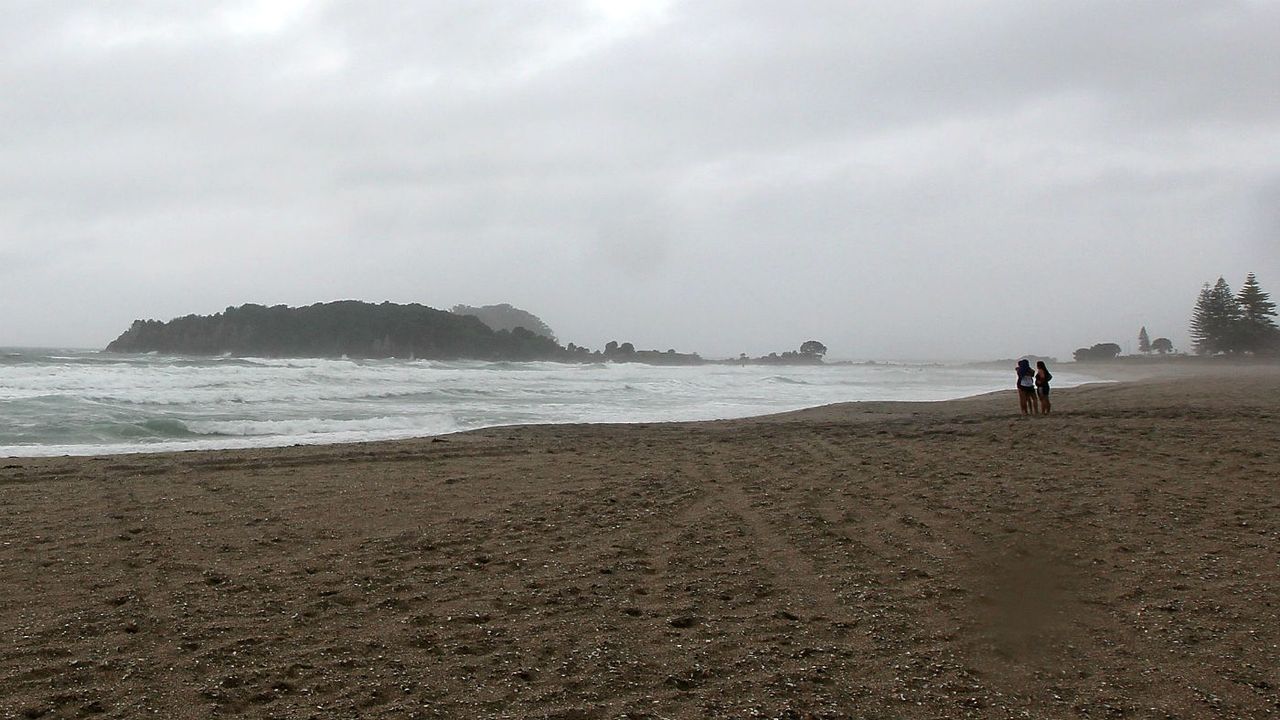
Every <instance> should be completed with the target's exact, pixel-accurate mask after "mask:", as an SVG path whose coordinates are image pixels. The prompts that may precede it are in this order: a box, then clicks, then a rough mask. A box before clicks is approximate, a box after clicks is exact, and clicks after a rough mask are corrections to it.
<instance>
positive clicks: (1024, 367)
mask: <svg viewBox="0 0 1280 720" xmlns="http://www.w3.org/2000/svg"><path fill="white" fill-rule="evenodd" d="M1016 369H1017V371H1018V385H1017V387H1018V407H1019V408H1020V409H1021V410H1022V414H1023V415H1028V414H1030V415H1035V414H1038V413H1039V412H1040V407H1039V406H1038V405H1037V404H1036V371H1035V370H1032V369H1031V363H1030V362H1028V361H1027V360H1026V359H1022V360H1019V361H1018V366H1017V368H1016Z"/></svg>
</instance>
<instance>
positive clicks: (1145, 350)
mask: <svg viewBox="0 0 1280 720" xmlns="http://www.w3.org/2000/svg"><path fill="white" fill-rule="evenodd" d="M1275 317H1276V304H1275V303H1274V302H1272V301H1271V295H1270V294H1269V293H1266V292H1264V291H1263V290H1262V286H1261V285H1260V284H1259V283H1258V278H1257V277H1256V276H1255V275H1254V274H1253V273H1249V274H1248V275H1247V276H1245V280H1244V285H1243V286H1242V287H1241V288H1240V292H1238V293H1233V292H1232V291H1231V286H1230V285H1228V284H1227V281H1226V280H1225V279H1223V278H1221V277H1219V278H1218V281H1217V282H1216V283H1214V284H1213V285H1210V284H1209V283H1205V284H1204V286H1203V287H1202V288H1201V289H1200V295H1199V296H1198V297H1197V298H1196V304H1195V307H1194V308H1193V310H1192V312H1191V343H1192V350H1193V351H1194V352H1195V354H1196V355H1200V356H1206V357H1212V356H1219V355H1222V356H1232V357H1272V358H1274V357H1280V328H1277V326H1276V321H1275ZM1173 351H1174V348H1173V342H1172V341H1170V340H1169V338H1165V337H1158V338H1156V339H1155V340H1152V339H1151V336H1150V335H1149V334H1148V333H1147V328H1146V326H1145V325H1144V326H1143V327H1142V328H1141V329H1140V330H1138V352H1139V353H1142V354H1143V355H1147V356H1149V355H1150V354H1151V353H1153V352H1154V353H1157V354H1158V355H1166V354H1169V353H1172V352H1173ZM1119 355H1120V346H1119V345H1118V344H1116V343H1098V344H1096V345H1094V346H1092V347H1088V348H1080V349H1078V350H1076V351H1075V353H1074V356H1075V360H1076V362H1094V361H1099V360H1114V359H1116V358H1117V357H1118V356H1119Z"/></svg>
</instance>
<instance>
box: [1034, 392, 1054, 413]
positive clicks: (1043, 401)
mask: <svg viewBox="0 0 1280 720" xmlns="http://www.w3.org/2000/svg"><path fill="white" fill-rule="evenodd" d="M1036 394H1037V395H1038V396H1039V397H1040V412H1042V413H1045V414H1046V415H1047V414H1048V413H1049V408H1050V407H1051V405H1050V404H1049V388H1041V389H1040V390H1039V391H1038V392H1037V393H1036Z"/></svg>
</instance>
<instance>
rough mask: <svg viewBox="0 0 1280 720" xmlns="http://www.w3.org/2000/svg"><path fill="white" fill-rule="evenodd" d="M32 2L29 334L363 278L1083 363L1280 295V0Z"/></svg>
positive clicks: (12, 58) (25, 271)
mask: <svg viewBox="0 0 1280 720" xmlns="http://www.w3.org/2000/svg"><path fill="white" fill-rule="evenodd" d="M0 9H2V10H3V13H2V14H3V17H4V19H5V21H4V23H2V24H0V87H2V88H3V92H2V93H0V129H2V132H0V345H55V346H89V347H99V346H102V345H105V344H106V343H107V342H108V341H110V340H111V339H113V338H114V337H115V336H116V335H117V334H119V333H120V332H121V331H123V330H124V329H125V328H126V327H127V326H128V325H129V323H130V322H131V321H132V320H133V319H135V318H158V319H169V318H172V317H175V316H179V315H184V314H187V313H193V312H194V313H212V312H217V311H220V310H221V309H223V308H224V307H226V306H228V305H240V304H242V303H245V302H257V303H262V304H268V305H270V304H277V303H284V304H289V305H302V304H310V303H313V302H319V301H329V300H336V299H347V298H352V299H361V300H369V301H382V300H391V301H393V302H420V303H424V304H427V305H431V306H433V307H440V308H448V307H450V306H451V305H453V304H456V303H466V304H471V305H481V304H489V303H499V302H509V303H512V304H514V305H517V306H520V307H523V308H525V309H528V310H530V311H532V312H534V313H536V314H537V315H539V316H541V317H542V318H543V319H544V320H545V321H546V322H547V323H548V324H549V325H551V326H552V327H553V328H554V329H555V330H556V331H557V333H558V335H559V336H560V339H561V340H562V341H563V342H568V341H572V342H576V343H578V344H580V345H587V346H589V347H596V348H598V347H601V346H603V345H604V343H605V342H606V341H608V340H613V339H616V340H619V341H631V342H633V343H635V345H636V346H637V347H640V348H657V349H667V348H669V347H674V348H677V349H680V350H687V351H696V352H701V353H703V354H704V355H707V356H713V357H719V356H731V355H737V353H739V352H748V353H752V354H760V353H767V352H770V351H782V350H787V349H794V348H796V347H798V346H799V344H800V343H801V342H802V341H804V340H807V339H810V338H816V339H819V340H822V341H823V342H825V343H826V344H827V345H828V346H829V347H830V350H831V355H832V356H836V357H848V358H876V359H894V358H897V359H947V358H974V359H982V358H996V357H1010V356H1013V355H1017V354H1023V353H1040V354H1052V355H1057V356H1059V357H1063V358H1065V357H1069V355H1070V351H1071V350H1072V349H1074V348H1076V347H1079V346H1083V345H1090V344H1093V343H1095V342H1102V341H1114V342H1118V343H1120V344H1121V345H1122V346H1136V340H1135V338H1136V336H1137V332H1138V328H1139V326H1141V325H1146V327H1147V329H1148V331H1149V332H1150V334H1151V336H1152V337H1159V336H1167V337H1170V338H1171V339H1173V341H1174V344H1175V345H1177V346H1178V347H1180V348H1184V347H1187V346H1188V344H1189V343H1188V340H1187V320H1188V316H1189V315H1190V310H1191V306H1192V305H1193V303H1194V301H1195V296H1196V293H1197V292H1198V290H1199V288H1200V285H1201V283H1203V282H1205V281H1212V280H1214V279H1216V278H1217V277H1218V276H1219V275H1223V276H1225V277H1226V278H1227V280H1228V282H1230V283H1231V285H1232V286H1233V287H1238V286H1239V284H1240V282H1241V281H1242V279H1243V277H1244V274H1245V273H1246V272H1248V271H1253V272H1256V273H1257V274H1258V277H1259V280H1260V281H1261V282H1262V285H1263V288H1264V289H1266V290H1269V291H1271V292H1272V293H1273V295H1275V296H1280V252H1278V248H1280V209H1278V208H1280V42H1278V41H1277V38H1278V37H1280V34H1278V33H1280V3H1276V2H1269V1H1268V2H1250V1H1247V0H1236V1H1232V0H1213V1H1210V0H1204V1H1194V0H1193V1H1188V2H1176V3H1175V2H1165V1H1164V0H1160V1H1153V2H1113V1H1110V0H1108V1H1106V2H1066V3H1051V2H1025V1H1023V0H1008V1H1003V0H994V1H989V2H969V3H957V2H952V1H950V0H945V1H944V0H938V1H936V2H902V1H900V0H894V1H892V2H878V3H871V2H866V3H863V2H859V3H852V2H844V1H843V0H839V1H832V2H789V3H780V2H774V1H773V0H760V1H756V2H715V1H702V0H699V1H697V2H683V3H682V2H670V3H666V2H633V1H627V2H621V1H619V0H599V1H598V2H568V1H567V0H566V1H560V2H556V1H548V2H515V1H511V2H494V1H488V2H485V1H468V2H414V3H405V2H375V1H370V0H361V1H360V2H346V3H340V2H307V1H306V0H293V1H281V2H265V1H264V2H199V3H188V2H177V1H174V2H159V1H156V2H112V3H104V2H98V1H97V0H93V1H91V2H71V1H57V0H0ZM1134 349H1135V350H1136V347H1135V348H1134Z"/></svg>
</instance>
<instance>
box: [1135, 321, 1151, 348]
mask: <svg viewBox="0 0 1280 720" xmlns="http://www.w3.org/2000/svg"><path fill="white" fill-rule="evenodd" d="M1138 352H1140V353H1149V352H1151V336H1150V335H1147V326H1146V325H1143V326H1142V329H1141V330H1139V331H1138Z"/></svg>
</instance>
